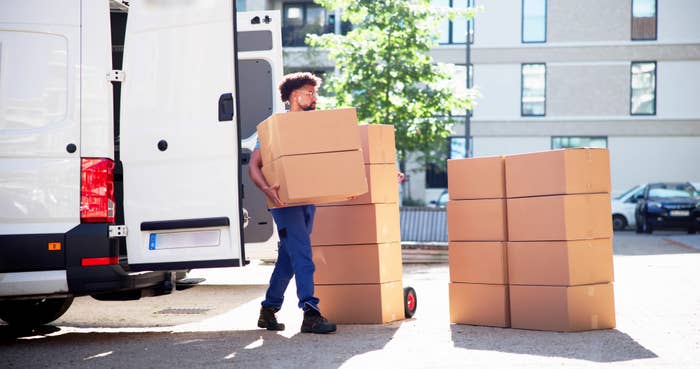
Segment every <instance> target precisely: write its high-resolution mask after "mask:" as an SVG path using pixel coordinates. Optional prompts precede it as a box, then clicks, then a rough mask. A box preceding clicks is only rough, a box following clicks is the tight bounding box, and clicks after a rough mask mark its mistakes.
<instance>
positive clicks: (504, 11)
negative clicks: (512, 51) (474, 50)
mask: <svg viewBox="0 0 700 369" xmlns="http://www.w3.org/2000/svg"><path fill="white" fill-rule="evenodd" d="M476 5H477V6H482V7H483V9H484V10H483V11H482V12H479V13H477V14H476V17H474V46H487V47H504V46H519V45H520V44H521V43H520V41H521V38H522V36H521V25H520V23H521V14H522V4H521V0H477V1H476Z"/></svg>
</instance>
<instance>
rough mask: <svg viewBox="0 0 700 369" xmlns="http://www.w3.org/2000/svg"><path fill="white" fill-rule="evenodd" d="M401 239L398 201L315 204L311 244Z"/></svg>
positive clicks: (361, 242)
mask: <svg viewBox="0 0 700 369" xmlns="http://www.w3.org/2000/svg"><path fill="white" fill-rule="evenodd" d="M400 241H401V226H400V223H399V206H398V204H370V205H349V206H323V207H318V208H316V216H315V218H314V227H313V231H312V232H311V244H312V245H349V244H368V243H388V242H400Z"/></svg>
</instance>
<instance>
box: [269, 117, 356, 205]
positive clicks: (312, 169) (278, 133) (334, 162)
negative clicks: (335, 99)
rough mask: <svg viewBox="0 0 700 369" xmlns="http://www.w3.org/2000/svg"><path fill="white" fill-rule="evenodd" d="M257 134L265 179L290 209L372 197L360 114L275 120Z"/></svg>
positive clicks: (270, 119) (270, 121) (279, 118)
mask: <svg viewBox="0 0 700 369" xmlns="http://www.w3.org/2000/svg"><path fill="white" fill-rule="evenodd" d="M257 129H258V140H259V141H260V154H261V157H262V162H263V168H262V171H263V174H264V175H265V179H266V180H267V182H268V184H269V185H271V186H274V185H279V186H280V188H279V190H278V194H279V196H280V200H282V202H284V203H286V204H287V205H302V204H320V203H329V202H336V201H341V200H346V199H347V198H349V197H351V196H359V195H361V194H363V193H366V192H367V179H366V178H365V167H364V160H363V156H362V151H361V150H360V132H359V130H358V126H357V114H356V112H355V109H354V108H348V109H333V110H318V111H308V112H290V113H280V114H274V115H272V116H271V117H269V118H268V119H266V120H264V121H263V122H262V123H260V124H259V125H258V128H257Z"/></svg>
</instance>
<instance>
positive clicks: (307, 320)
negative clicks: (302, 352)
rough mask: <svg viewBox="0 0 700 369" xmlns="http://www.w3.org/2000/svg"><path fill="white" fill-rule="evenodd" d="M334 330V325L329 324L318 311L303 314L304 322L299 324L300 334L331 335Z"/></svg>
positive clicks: (311, 310) (310, 310)
mask: <svg viewBox="0 0 700 369" xmlns="http://www.w3.org/2000/svg"><path fill="white" fill-rule="evenodd" d="M335 330H336V327H335V323H331V322H329V321H328V319H326V318H324V317H323V316H322V315H321V313H319V312H318V311H316V310H314V309H309V310H308V311H305V312H304V321H303V322H302V323H301V331H302V333H333V332H335Z"/></svg>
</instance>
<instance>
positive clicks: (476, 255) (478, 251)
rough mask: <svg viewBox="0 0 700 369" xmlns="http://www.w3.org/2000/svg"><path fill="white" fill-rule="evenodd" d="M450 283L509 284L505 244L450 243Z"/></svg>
mask: <svg viewBox="0 0 700 369" xmlns="http://www.w3.org/2000/svg"><path fill="white" fill-rule="evenodd" d="M448 257H449V265H450V281H451V282H462V283H486V284H507V283H508V274H507V271H508V266H507V263H506V244H505V242H456V241H453V242H450V243H449V244H448Z"/></svg>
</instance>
